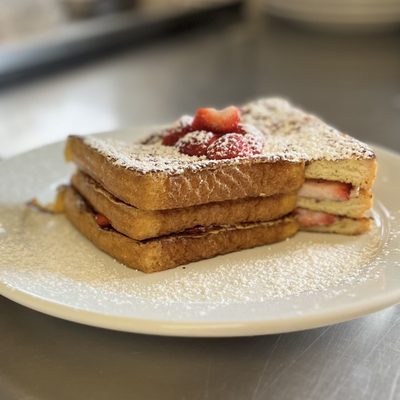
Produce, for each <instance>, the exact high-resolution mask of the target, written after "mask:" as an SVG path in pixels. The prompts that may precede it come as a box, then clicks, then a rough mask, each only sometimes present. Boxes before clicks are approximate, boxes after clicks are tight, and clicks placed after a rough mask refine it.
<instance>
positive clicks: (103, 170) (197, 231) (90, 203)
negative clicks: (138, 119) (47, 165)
mask: <svg viewBox="0 0 400 400" xmlns="http://www.w3.org/2000/svg"><path fill="white" fill-rule="evenodd" d="M203 110H209V109H203ZM200 111H201V110H200ZM200 111H199V112H198V113H197V114H196V116H197V115H198V114H201V112H200ZM231 111H232V110H231ZM206 113H207V111H206ZM235 113H237V111H235ZM225 114H226V115H225V116H224V115H222V116H218V115H216V116H215V115H214V116H211V117H210V116H208V115H207V118H206V120H207V121H208V119H211V120H213V121H214V120H215V119H217V118H216V117H219V120H220V121H219V122H220V124H219V126H215V127H214V126H212V127H210V126H209V125H207V121H206V122H203V123H202V125H201V126H204V128H203V130H199V129H200V128H196V127H195V128H190V129H191V132H189V133H188V132H186V133H183V132H182V127H183V131H185V130H186V129H187V126H188V120H187V117H185V118H186V120H185V119H183V120H180V121H178V123H177V125H175V126H173V127H171V128H170V129H167V130H166V131H165V132H163V134H162V135H161V137H162V138H163V139H162V142H158V143H155V144H132V143H125V142H119V141H115V140H111V139H100V138H96V137H86V138H82V137H78V136H70V137H69V138H68V141H67V146H66V159H67V160H70V161H73V162H74V163H75V164H76V166H77V172H76V173H75V174H74V175H73V177H72V178H71V184H70V186H69V187H68V188H67V189H66V193H65V196H64V199H65V200H64V206H65V212H66V215H67V217H68V219H69V220H70V221H71V222H72V223H73V224H74V225H75V226H76V227H77V228H78V229H79V230H80V231H81V232H82V233H83V234H84V235H85V236H86V237H87V238H89V239H90V240H91V241H92V242H93V243H94V244H95V245H96V246H97V247H99V248H100V249H102V250H103V251H105V252H106V253H108V254H110V255H111V256H113V257H114V258H116V259H117V260H119V261H121V262H122V263H124V264H126V265H127V266H129V267H132V268H136V269H139V270H141V271H143V272H155V271H161V270H165V269H168V268H173V267H176V266H178V265H181V264H186V263H188V262H192V261H196V260H200V259H204V258H209V257H213V256H216V255H218V254H224V253H228V252H232V251H236V250H240V249H246V248H251V247H254V246H259V245H263V244H268V243H273V242H277V241H280V240H284V239H286V238H288V237H290V236H292V235H294V234H295V233H296V232H297V230H298V222H297V220H296V218H295V216H294V213H293V211H294V209H295V207H296V201H297V191H298V190H299V188H300V187H301V185H302V184H303V182H304V163H303V162H302V161H298V160H292V159H291V157H288V156H287V155H286V154H284V152H281V153H276V152H275V153H273V154H272V153H268V152H266V153H264V152H263V151H262V149H261V148H260V146H258V147H257V146H256V145H257V143H259V140H260V136H258V141H257V140H256V139H257V137H256V136H257V135H260V132H259V131H257V130H256V129H255V128H253V127H251V126H248V125H241V124H239V125H238V126H236V127H230V126H228V127H227V128H225V129H226V130H227V131H228V133H224V132H223V130H224V129H223V126H224V125H226V124H227V121H226V120H229V118H230V115H229V114H232V112H229V110H228V111H225ZM195 122H196V118H195V120H193V119H190V120H189V124H190V126H192V124H194V125H195ZM237 123H238V121H237ZM221 126H222V127H221ZM193 129H195V130H193ZM204 129H208V130H211V129H213V131H216V132H218V133H216V134H215V137H214V140H215V144H216V145H215V146H213V147H211V145H210V144H208V145H207V146H205V147H204V146H203V147H204V148H203V147H201V146H200V147H201V148H199V143H200V144H201V143H203V142H202V140H203V137H204V132H207V131H204ZM232 129H236V130H240V132H241V133H240V134H237V133H229V132H231V130H232ZM193 132H197V133H196V134H193ZM198 132H200V133H198ZM179 135H181V136H182V137H181V138H180V139H177V136H179ZM229 135H236V136H229ZM183 136H184V137H183ZM188 136H189V138H190V137H191V138H192V139H191V140H188ZM193 137H195V138H194V139H193ZM198 138H200V139H201V140H197V139H198ZM235 138H236V139H235ZM242 138H243V139H246V142H242V141H241V140H242ZM176 139H177V140H176ZM235 140H236V141H235ZM262 140H263V139H262ZM172 142H174V144H172ZM221 143H222V145H221ZM183 147H184V148H183ZM261 147H262V146H261ZM205 151H208V152H209V153H208V155H207V154H206V153H205ZM211 151H212V152H214V153H213V154H211ZM238 151H240V154H236V153H235V152H238ZM193 152H195V153H196V154H199V153H200V152H202V153H203V155H193V154H192V153H193ZM224 152H225V153H224ZM189 153H191V154H190V155H189ZM228 153H229V154H228ZM246 153H247V154H246ZM228 157H230V158H228Z"/></svg>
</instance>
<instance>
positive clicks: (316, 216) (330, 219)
mask: <svg viewBox="0 0 400 400" xmlns="http://www.w3.org/2000/svg"><path fill="white" fill-rule="evenodd" d="M295 212H296V216H297V220H298V221H299V224H300V226H301V227H302V228H311V227H313V226H328V225H332V224H333V223H335V222H336V220H337V217H336V215H333V214H328V213H324V212H321V211H312V210H307V209H305V208H296V210H295Z"/></svg>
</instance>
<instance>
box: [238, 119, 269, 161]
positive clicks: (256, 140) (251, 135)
mask: <svg viewBox="0 0 400 400" xmlns="http://www.w3.org/2000/svg"><path fill="white" fill-rule="evenodd" d="M241 129H242V131H243V132H244V138H245V140H246V141H247V144H248V145H249V147H250V150H251V154H261V153H262V150H263V148H264V143H265V136H264V135H263V134H262V133H261V132H260V131H259V130H258V129H256V128H255V127H253V126H251V125H242V126H241Z"/></svg>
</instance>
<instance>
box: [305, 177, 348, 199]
mask: <svg viewBox="0 0 400 400" xmlns="http://www.w3.org/2000/svg"><path fill="white" fill-rule="evenodd" d="M351 189H352V185H351V184H350V183H344V182H336V181H327V180H324V179H306V181H305V182H304V184H303V186H302V187H301V188H300V190H299V193H298V195H299V196H301V197H308V198H311V199H316V200H333V201H346V200H349V199H350V195H351Z"/></svg>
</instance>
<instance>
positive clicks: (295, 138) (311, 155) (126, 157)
mask: <svg viewBox="0 0 400 400" xmlns="http://www.w3.org/2000/svg"><path fill="white" fill-rule="evenodd" d="M242 110H243V112H242V120H243V122H244V123H245V125H244V126H245V127H246V129H247V130H249V132H250V133H251V131H252V129H253V130H254V128H252V127H251V124H253V125H255V126H256V127H257V128H259V129H261V130H262V131H263V133H264V135H265V142H266V144H265V145H264V148H263V151H262V153H261V154H257V155H251V156H246V157H237V158H234V159H229V160H208V159H207V158H206V157H205V156H200V157H197V156H188V155H185V154H182V153H180V152H179V151H178V149H177V148H175V147H173V146H163V145H161V137H162V133H163V131H161V132H160V133H158V134H154V135H151V136H149V137H148V139H146V141H145V142H144V143H143V144H138V143H126V142H119V141H116V140H112V139H100V138H96V137H86V138H85V139H84V140H85V143H87V144H88V145H89V146H91V147H93V148H95V149H96V150H98V151H99V152H100V153H102V154H103V155H105V156H106V157H107V158H109V159H111V160H112V162H113V163H115V164H116V165H119V166H122V167H125V168H130V169H134V170H136V171H138V172H141V173H147V172H164V173H166V174H180V173H183V172H184V171H185V170H187V169H191V170H200V169H203V168H209V167H213V166H217V165H221V164H237V163H242V162H243V160H244V159H245V160H251V161H252V162H275V161H279V160H285V161H289V162H301V161H306V162H307V161H312V160H319V159H326V160H340V159H348V158H356V159H370V158H373V157H375V154H374V152H373V150H372V149H371V148H370V147H369V146H367V145H366V144H364V143H362V142H360V141H358V140H356V139H354V138H352V137H350V136H348V135H345V134H342V133H340V132H339V131H337V130H336V129H334V128H332V127H330V126H328V125H327V124H325V123H324V122H322V121H321V120H320V119H318V118H317V117H315V116H312V115H310V114H307V113H305V112H303V111H301V110H299V109H297V108H295V107H293V106H292V105H290V103H288V102H287V101H285V100H282V99H273V98H272V99H262V100H258V101H254V102H251V103H248V104H247V105H245V106H244V107H243V108H242ZM190 118H191V117H188V116H185V117H182V118H181V119H179V120H178V121H177V122H176V123H175V124H174V125H173V127H180V126H181V125H182V123H183V122H182V121H184V123H187V122H188V121H190ZM248 124H250V125H248Z"/></svg>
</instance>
